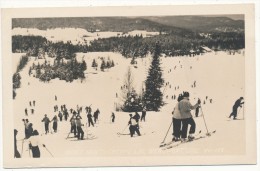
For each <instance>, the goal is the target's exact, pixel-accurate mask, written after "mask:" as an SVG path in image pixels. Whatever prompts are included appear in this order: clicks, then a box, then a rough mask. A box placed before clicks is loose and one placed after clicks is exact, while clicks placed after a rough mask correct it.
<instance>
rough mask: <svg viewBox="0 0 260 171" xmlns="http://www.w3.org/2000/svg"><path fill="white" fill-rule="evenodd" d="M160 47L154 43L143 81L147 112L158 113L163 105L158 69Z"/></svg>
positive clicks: (160, 73) (161, 80)
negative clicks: (150, 61)
mask: <svg viewBox="0 0 260 171" xmlns="http://www.w3.org/2000/svg"><path fill="white" fill-rule="evenodd" d="M160 55H161V47H160V45H159V43H156V45H155V48H154V50H153V60H152V63H151V66H150V69H149V72H148V76H147V79H146V81H145V93H144V98H143V100H144V105H145V106H146V109H147V110H150V111H159V109H160V107H161V106H162V105H163V94H162V92H161V87H162V86H163V83H164V80H163V78H162V69H161V67H160Z"/></svg>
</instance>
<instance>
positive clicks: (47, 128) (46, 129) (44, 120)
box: [42, 114, 51, 134]
mask: <svg viewBox="0 0 260 171" xmlns="http://www.w3.org/2000/svg"><path fill="white" fill-rule="evenodd" d="M42 122H44V127H45V134H47V133H48V132H49V123H50V122H51V121H50V119H49V118H48V117H47V114H45V115H44V118H43V119H42Z"/></svg>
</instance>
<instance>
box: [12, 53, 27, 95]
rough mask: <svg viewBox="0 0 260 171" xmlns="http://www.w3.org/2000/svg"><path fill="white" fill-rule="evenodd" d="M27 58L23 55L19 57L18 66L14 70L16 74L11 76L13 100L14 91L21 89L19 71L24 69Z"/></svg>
mask: <svg viewBox="0 0 260 171" xmlns="http://www.w3.org/2000/svg"><path fill="white" fill-rule="evenodd" d="M28 60H29V58H28V56H27V55H24V56H22V57H21V59H20V61H19V63H18V66H17V68H16V72H15V73H14V74H13V99H14V98H15V97H16V89H17V88H20V87H21V78H22V77H21V76H20V73H19V72H20V71H21V70H22V69H23V68H24V67H25V65H26V64H27V63H28Z"/></svg>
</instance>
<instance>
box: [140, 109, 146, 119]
mask: <svg viewBox="0 0 260 171" xmlns="http://www.w3.org/2000/svg"><path fill="white" fill-rule="evenodd" d="M145 116H146V107H144V108H143V110H142V116H141V121H143V120H144V122H145Z"/></svg>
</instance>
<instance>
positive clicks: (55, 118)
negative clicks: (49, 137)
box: [51, 115, 58, 132]
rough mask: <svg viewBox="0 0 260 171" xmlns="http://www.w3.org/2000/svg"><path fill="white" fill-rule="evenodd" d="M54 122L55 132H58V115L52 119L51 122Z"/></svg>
mask: <svg viewBox="0 0 260 171" xmlns="http://www.w3.org/2000/svg"><path fill="white" fill-rule="evenodd" d="M52 121H53V125H52V128H53V131H54V132H57V129H58V118H57V116H56V115H55V116H54V117H53V118H52V120H51V122H52Z"/></svg>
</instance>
